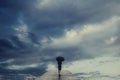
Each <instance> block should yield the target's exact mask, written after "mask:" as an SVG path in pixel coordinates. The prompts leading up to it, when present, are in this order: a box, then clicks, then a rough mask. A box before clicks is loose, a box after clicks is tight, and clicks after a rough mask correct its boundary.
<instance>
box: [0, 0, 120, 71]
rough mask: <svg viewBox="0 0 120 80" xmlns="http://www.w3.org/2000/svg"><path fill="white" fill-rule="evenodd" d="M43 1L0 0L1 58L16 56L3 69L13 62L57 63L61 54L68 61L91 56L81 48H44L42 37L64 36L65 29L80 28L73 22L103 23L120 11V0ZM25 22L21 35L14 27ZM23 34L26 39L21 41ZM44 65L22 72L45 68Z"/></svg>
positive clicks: (16, 63)
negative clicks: (119, 9) (24, 28)
mask: <svg viewBox="0 0 120 80" xmlns="http://www.w3.org/2000/svg"><path fill="white" fill-rule="evenodd" d="M42 3H44V0H0V60H1V61H6V60H9V59H14V61H13V62H11V63H9V64H8V63H6V65H4V66H3V64H1V67H2V68H0V70H1V72H4V71H10V70H8V69H7V70H6V69H5V68H6V67H7V66H11V65H26V64H32V63H39V62H40V63H43V62H44V63H49V62H54V60H55V57H56V56H59V55H62V56H65V58H66V59H67V60H68V62H69V61H74V60H78V59H88V58H92V56H91V55H90V54H87V53H86V52H85V50H84V49H83V48H82V47H80V48H79V49H78V48H77V47H68V48H65V49H57V48H54V49H53V48H43V46H42V42H41V40H42V39H43V38H44V37H47V38H49V37H51V36H52V37H53V36H55V37H58V36H60V35H63V34H64V30H65V29H68V30H69V29H72V28H74V27H77V26H74V25H78V24H79V25H84V24H87V23H97V22H101V21H104V20H105V19H108V17H112V16H114V15H116V16H117V15H119V13H120V12H119V11H117V10H114V9H115V8H118V7H119V5H118V4H119V3H120V1H119V0H114V1H113V0H106V1H104V0H100V1H96V0H89V1H85V0H76V1H73V0H61V1H57V0H50V2H48V3H47V4H44V5H43V4H42ZM116 5H118V7H117V6H116ZM108 12H109V13H108ZM22 23H23V24H25V25H26V26H27V28H28V29H29V31H28V32H21V33H20V34H22V35H20V34H19V33H18V32H19V31H16V30H15V29H16V28H18V27H19V26H20V27H22V26H23V24H22ZM23 31H24V30H23ZM25 34H27V36H25ZM19 35H20V36H19ZM23 36H24V37H23ZM21 37H22V38H25V39H26V40H25V41H24V40H21V39H20V38H21ZM49 41H50V42H51V40H49ZM48 43H49V42H48ZM77 50H79V51H77ZM5 66H6V67H5ZM3 67H5V68H4V69H3ZM44 67H45V66H39V68H41V69H38V67H36V69H32V68H31V69H26V71H25V70H23V72H24V71H25V72H27V73H30V72H33V71H35V72H37V70H39V71H42V69H43V71H44V70H45V69H46V67H45V68H44ZM13 72H14V71H13ZM21 72H22V71H21ZM33 73H34V72H33Z"/></svg>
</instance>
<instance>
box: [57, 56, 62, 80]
mask: <svg viewBox="0 0 120 80" xmlns="http://www.w3.org/2000/svg"><path fill="white" fill-rule="evenodd" d="M56 60H57V62H58V80H61V74H60V72H61V70H62V61H64V58H63V57H61V56H59V57H57V58H56Z"/></svg>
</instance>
